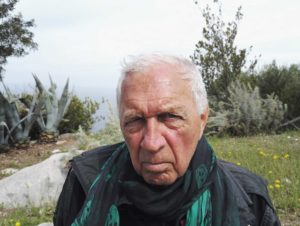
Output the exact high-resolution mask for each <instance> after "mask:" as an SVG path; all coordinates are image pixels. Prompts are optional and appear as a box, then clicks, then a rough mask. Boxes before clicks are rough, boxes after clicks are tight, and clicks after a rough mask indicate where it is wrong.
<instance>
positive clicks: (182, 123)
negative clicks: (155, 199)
mask: <svg viewBox="0 0 300 226" xmlns="http://www.w3.org/2000/svg"><path fill="white" fill-rule="evenodd" d="M144 74H145V75H140V74H138V73H133V74H130V75H128V76H127V77H126V79H125V80H124V82H123V84H122V89H121V101H120V103H121V104H120V124H121V129H122V132H123V136H124V139H125V141H126V143H127V146H128V149H129V153H130V158H131V161H132V164H133V167H134V169H135V170H136V172H137V173H138V174H139V175H141V176H142V177H143V178H144V180H145V181H146V182H147V183H149V184H156V185H169V184H172V183H173V182H174V181H175V180H176V179H177V178H178V177H181V176H182V175H183V174H184V173H185V172H186V170H187V167H188V165H189V163H190V160H191V158H192V156H193V154H194V152H195V148H196V145H197V142H198V140H199V138H200V137H201V136H202V132H203V129H204V127H205V123H206V119H207V111H205V113H203V114H202V115H199V113H198V112H197V107H196V103H195V100H194V98H193V94H192V91H191V87H190V86H189V84H188V82H187V81H185V80H183V79H182V78H180V76H179V75H178V72H177V70H176V69H175V68H174V67H170V66H168V65H158V66H155V67H152V68H150V69H148V70H146V71H145V72H144Z"/></svg>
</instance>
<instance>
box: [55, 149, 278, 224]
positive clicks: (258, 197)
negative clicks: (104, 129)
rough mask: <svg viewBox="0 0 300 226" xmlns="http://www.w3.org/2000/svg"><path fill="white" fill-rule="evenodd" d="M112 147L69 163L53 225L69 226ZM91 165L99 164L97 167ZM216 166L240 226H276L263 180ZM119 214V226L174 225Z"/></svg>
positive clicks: (126, 211) (132, 213) (123, 210)
mask: <svg viewBox="0 0 300 226" xmlns="http://www.w3.org/2000/svg"><path fill="white" fill-rule="evenodd" d="M113 147H115V146H106V147H104V148H103V147H102V148H98V149H95V150H93V151H90V152H86V153H85V154H84V155H82V156H79V157H77V158H75V159H74V161H73V162H72V167H73V168H72V170H70V173H69V175H68V178H67V179H66V181H65V184H64V187H63V191H62V193H61V195H60V198H59V201H58V204H57V208H56V211H55V216H54V225H56V226H67V225H70V222H73V220H74V219H75V217H76V215H77V214H78V212H79V211H80V209H81V206H82V204H83V200H84V199H85V191H87V190H88V189H89V187H90V184H89V183H91V181H93V179H94V178H95V176H96V175H97V173H98V172H99V168H100V167H101V163H104V162H105V161H106V159H107V158H108V156H110V154H111V153H112V152H113V149H114V148H113ZM95 163H100V164H99V165H97V164H95ZM217 165H218V168H220V171H221V172H222V173H224V174H225V175H226V177H227V179H228V180H233V181H234V182H235V184H236V188H238V189H237V190H236V191H235V192H236V196H237V197H238V199H239V201H240V206H239V208H241V211H240V219H241V225H244V224H243V222H248V220H249V218H250V219H251V218H254V223H253V225H264V226H277V225H280V223H279V220H278V218H277V216H276V214H275V212H274V209H273V207H272V204H271V202H270V199H269V197H268V194H267V191H266V186H265V181H264V180H262V179H261V178H260V177H257V176H256V175H254V174H252V173H250V172H249V171H247V170H244V169H241V168H240V167H237V166H235V165H233V164H230V163H227V162H223V161H218V164H217ZM95 166H96V167H95ZM86 172H88V174H86ZM85 175H88V176H85ZM236 188H235V189H236ZM213 196H214V195H213ZM127 207H128V208H127ZM120 215H121V216H120V218H121V225H122V226H127V225H145V226H147V225H149V226H150V225H151V226H153V225H157V226H158V225H176V224H175V223H174V222H169V223H167V224H163V223H159V222H154V221H152V222H150V221H143V217H142V214H141V213H140V211H139V210H137V209H135V208H134V207H133V208H130V207H129V206H126V205H124V206H123V207H122V208H120ZM130 216H141V217H140V218H138V219H137V218H134V217H132V218H131V217H130ZM244 219H245V220H244ZM252 220H253V219H252ZM140 222H142V224H140Z"/></svg>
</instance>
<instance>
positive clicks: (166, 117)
mask: <svg viewBox="0 0 300 226" xmlns="http://www.w3.org/2000/svg"><path fill="white" fill-rule="evenodd" d="M182 119H183V118H182V117H181V116H179V115H176V114H172V113H162V114H159V115H158V120H159V121H161V122H167V121H176V120H182Z"/></svg>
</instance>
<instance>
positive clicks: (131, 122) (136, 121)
mask: <svg viewBox="0 0 300 226" xmlns="http://www.w3.org/2000/svg"><path fill="white" fill-rule="evenodd" d="M144 121H145V120H144V118H143V117H132V118H129V119H127V120H126V121H125V123H124V127H134V126H138V125H140V124H143V123H144Z"/></svg>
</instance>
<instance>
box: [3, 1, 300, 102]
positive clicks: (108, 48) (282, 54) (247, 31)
mask: <svg viewBox="0 0 300 226" xmlns="http://www.w3.org/2000/svg"><path fill="white" fill-rule="evenodd" d="M198 2H200V4H201V6H205V3H206V2H210V4H211V2H212V0H210V1H206V0H205V1H201V0H199V1H198ZM222 4H223V14H224V17H225V18H227V19H230V20H232V19H233V18H234V14H235V12H236V9H237V7H238V6H239V5H242V12H243V14H244V18H243V20H242V21H241V23H240V25H239V31H238V37H237V44H238V47H239V48H247V47H249V46H251V45H252V46H253V49H252V54H251V56H250V58H252V57H253V56H258V55H261V57H260V59H259V61H260V65H263V64H265V63H270V62H271V61H272V60H273V59H275V60H276V61H277V62H278V63H279V64H285V65H287V64H291V63H300V29H299V22H300V13H299V12H300V3H299V0H285V1H283V0H250V1H249V0H223V1H222ZM16 11H20V12H21V13H22V14H23V16H24V18H25V19H27V20H28V19H31V18H33V19H35V23H36V27H35V28H34V29H33V32H34V34H35V41H36V42H37V43H38V44H39V48H38V50H37V51H34V52H31V53H30V54H29V55H27V56H25V57H23V58H8V64H7V65H6V66H5V68H6V74H5V82H6V83H7V84H8V85H10V86H14V85H16V86H18V87H27V86H28V84H31V86H33V84H34V80H33V78H32V75H31V74H32V73H36V74H37V75H38V76H39V78H40V79H41V80H42V82H44V83H46V84H49V82H48V75H49V74H51V75H52V78H53V80H54V81H55V82H57V83H58V84H63V83H64V82H65V81H66V79H67V77H69V78H70V82H71V87H72V88H73V89H74V90H75V91H77V93H78V92H81V90H84V89H85V90H86V89H88V90H96V92H97V93H99V96H106V95H107V93H109V92H112V90H114V89H115V86H116V82H117V78H118V76H119V71H120V64H121V62H122V60H123V58H124V57H126V56H128V55H132V54H140V53H147V52H152V51H160V52H167V53H173V54H178V55H181V56H186V57H188V56H190V55H191V54H192V53H193V50H194V46H195V43H196V42H197V41H198V40H199V39H200V38H201V29H202V26H203V24H204V22H203V18H202V17H201V13H200V10H199V8H198V7H197V6H196V5H195V4H194V3H193V0H122V1H117V0H115V1H112V0H85V1H83V0H63V1H62V0H40V1H37V0H20V1H19V3H18V4H17V9H16ZM24 89H26V88H24ZM86 94H87V95H89V94H88V93H86Z"/></svg>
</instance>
